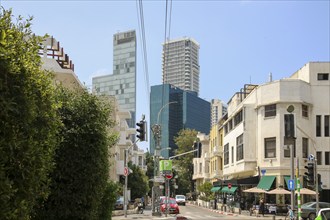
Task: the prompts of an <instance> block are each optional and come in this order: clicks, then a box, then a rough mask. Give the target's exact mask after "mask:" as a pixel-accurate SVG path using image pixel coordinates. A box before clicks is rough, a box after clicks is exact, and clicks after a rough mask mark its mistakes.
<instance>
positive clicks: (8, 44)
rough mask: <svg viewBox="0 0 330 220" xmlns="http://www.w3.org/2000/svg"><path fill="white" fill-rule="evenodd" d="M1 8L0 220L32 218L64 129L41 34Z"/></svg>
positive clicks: (46, 186)
mask: <svg viewBox="0 0 330 220" xmlns="http://www.w3.org/2000/svg"><path fill="white" fill-rule="evenodd" d="M12 18H13V15H12V11H11V10H4V9H3V8H1V9H0V94H1V96H0V109H1V111H0V210H1V211H0V219H4V220H6V219H30V217H31V214H32V212H33V208H34V207H35V206H38V202H41V201H43V200H45V199H46V198H47V195H48V193H49V177H48V176H49V173H50V171H51V170H52V168H53V164H54V163H53V155H54V151H55V148H56V146H57V142H58V138H57V137H59V136H57V133H58V130H59V129H58V128H59V127H60V121H59V116H58V115H57V103H56V102H55V93H54V87H53V84H52V79H53V75H52V74H51V73H50V72H48V71H44V70H41V59H40V57H39V55H38V50H39V44H40V43H41V42H42V41H43V37H37V36H35V35H34V34H33V33H32V31H31V29H30V26H31V20H32V18H28V19H26V20H23V18H22V17H20V16H19V17H18V18H17V21H16V23H13V22H12Z"/></svg>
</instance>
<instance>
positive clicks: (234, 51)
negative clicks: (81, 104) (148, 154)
mask: <svg viewBox="0 0 330 220" xmlns="http://www.w3.org/2000/svg"><path fill="white" fill-rule="evenodd" d="M0 4H1V6H3V7H4V8H5V9H9V8H12V9H13V13H14V15H15V16H18V15H22V16H23V17H26V18H27V17H28V16H29V15H32V16H34V20H33V26H32V30H33V31H34V32H35V33H36V34H39V35H43V34H45V33H48V34H49V35H52V36H54V37H55V38H56V39H57V40H58V41H60V43H61V46H62V47H63V48H64V51H65V52H66V53H67V54H68V55H69V56H70V59H71V60H72V61H73V63H74V64H75V73H76V74H77V76H78V78H79V79H80V80H81V81H82V82H84V83H85V84H86V85H87V86H91V83H92V77H93V76H98V75H103V74H110V73H112V57H113V52H112V50H113V46H112V37H113V34H114V33H116V32H118V31H127V30H131V29H135V30H136V31H137V32H138V34H140V33H139V28H138V19H137V18H138V17H137V4H136V1H134V0H129V1H128V0H127V1H119V0H118V1H116V0H108V1H107V0H103V1H87V0H85V1H8V0H7V1H4V0H0ZM165 7H166V3H165V1H160V0H158V1H152V0H148V1H143V10H144V24H145V33H146V43H147V55H148V70H149V85H150V86H152V85H158V84H161V80H162V75H161V60H162V59H161V54H162V43H163V42H164V39H165ZM329 13H330V3H329V1H328V0H325V1H256V0H255V1H229V0H228V1H216V0H213V1H206V0H205V1H202V0H200V1H198V0H194V1H188V0H181V1H178V0H173V3H172V16H171V29H170V38H171V39H175V38H180V37H183V36H187V37H192V38H194V39H195V40H196V41H197V42H199V44H200V97H201V98H203V99H205V100H208V101H210V100H211V99H213V98H218V99H221V100H223V101H224V102H228V101H229V99H230V98H231V96H232V95H233V94H234V93H235V92H237V91H239V90H240V88H242V87H243V86H244V84H247V83H253V84H262V83H265V82H266V81H267V80H268V75H269V73H270V72H272V75H273V79H274V80H278V79H281V78H284V77H289V76H290V75H291V74H292V73H294V72H295V71H296V70H298V69H300V68H301V67H302V66H304V65H305V64H306V63H307V62H309V61H330V45H329V42H330V36H329V32H330V24H329V21H330V17H329ZM167 33H168V32H167ZM137 48H138V54H137V56H138V64H137V65H138V72H137V80H138V84H137V93H138V95H137V119H139V118H140V116H141V114H146V115H147V118H148V115H149V108H148V105H149V103H148V99H147V96H148V94H147V92H146V91H147V90H146V89H145V87H146V86H147V83H146V82H145V76H144V74H145V73H144V71H143V63H142V59H141V57H142V53H141V43H140V38H138V47H137ZM146 146H147V144H146V143H144V144H142V147H143V148H145V147H146Z"/></svg>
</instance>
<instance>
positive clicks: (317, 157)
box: [316, 151, 322, 165]
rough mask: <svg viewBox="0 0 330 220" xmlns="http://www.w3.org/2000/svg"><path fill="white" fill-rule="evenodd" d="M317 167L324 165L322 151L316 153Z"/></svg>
mask: <svg viewBox="0 0 330 220" xmlns="http://www.w3.org/2000/svg"><path fill="white" fill-rule="evenodd" d="M316 159H317V165H322V151H317V152H316Z"/></svg>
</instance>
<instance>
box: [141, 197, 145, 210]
mask: <svg viewBox="0 0 330 220" xmlns="http://www.w3.org/2000/svg"><path fill="white" fill-rule="evenodd" d="M141 203H142V205H143V208H144V209H145V204H144V197H143V196H142V197H141Z"/></svg>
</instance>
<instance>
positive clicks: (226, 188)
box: [221, 186, 229, 193]
mask: <svg viewBox="0 0 330 220" xmlns="http://www.w3.org/2000/svg"><path fill="white" fill-rule="evenodd" d="M228 190H229V189H228V186H225V187H223V188H222V189H221V192H223V193H226V192H228Z"/></svg>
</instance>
